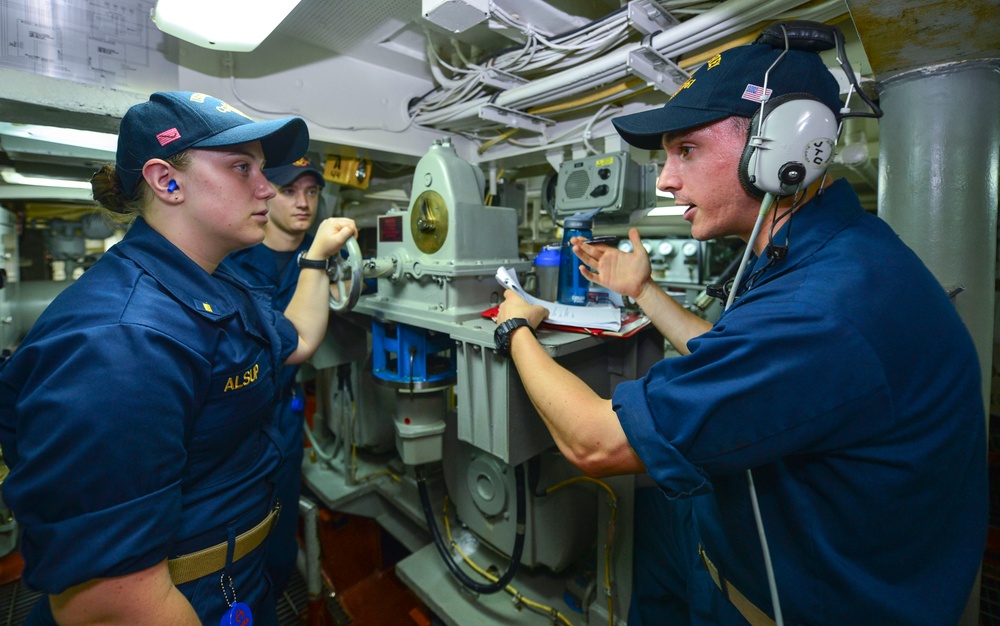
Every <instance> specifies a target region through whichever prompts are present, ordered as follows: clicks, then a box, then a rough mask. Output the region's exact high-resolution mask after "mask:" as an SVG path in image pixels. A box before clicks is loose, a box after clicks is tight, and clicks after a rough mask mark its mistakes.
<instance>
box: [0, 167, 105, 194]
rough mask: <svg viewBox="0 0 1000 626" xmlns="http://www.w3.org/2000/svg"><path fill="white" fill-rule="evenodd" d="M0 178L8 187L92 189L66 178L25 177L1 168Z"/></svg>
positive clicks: (6, 168)
mask: <svg viewBox="0 0 1000 626" xmlns="http://www.w3.org/2000/svg"><path fill="white" fill-rule="evenodd" d="M0 178H2V179H3V182H5V183H7V184H8V185H32V186H34V187H64V188H67V189H91V186H90V183H89V182H85V181H82V180H68V179H65V178H46V177H43V176H24V175H22V174H18V173H17V172H15V171H14V170H13V169H11V168H9V167H0Z"/></svg>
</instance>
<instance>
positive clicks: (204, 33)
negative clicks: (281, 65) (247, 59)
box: [151, 0, 299, 52]
mask: <svg viewBox="0 0 1000 626" xmlns="http://www.w3.org/2000/svg"><path fill="white" fill-rule="evenodd" d="M298 3H299V0H268V1H267V2H253V3H248V2H246V0H207V1H206V0H157V2H156V6H155V7H154V8H153V11H152V13H151V17H152V18H153V22H154V23H155V24H156V27H157V28H159V29H160V30H161V31H163V32H165V33H167V34H169V35H173V36H174V37H177V38H178V39H183V40H184V41H188V42H191V43H193V44H195V45H198V46H202V47H203V48H209V49H211V50H226V51H229V52H250V51H251V50H253V49H255V48H256V47H257V46H259V45H260V42H262V41H264V40H265V39H267V36H268V35H270V34H271V31H273V30H274V29H275V28H277V26H278V24H280V23H281V21H282V20H284V19H285V17H286V16H287V15H288V14H289V13H290V12H291V11H292V9H294V8H295V5H297V4H298Z"/></svg>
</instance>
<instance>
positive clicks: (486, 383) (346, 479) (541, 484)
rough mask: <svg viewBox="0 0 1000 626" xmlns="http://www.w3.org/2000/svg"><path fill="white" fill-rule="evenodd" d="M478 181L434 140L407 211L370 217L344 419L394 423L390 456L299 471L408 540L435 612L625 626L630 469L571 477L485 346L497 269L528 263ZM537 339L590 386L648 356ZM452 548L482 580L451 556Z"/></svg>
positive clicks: (623, 374) (608, 387)
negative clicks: (359, 330)
mask: <svg viewBox="0 0 1000 626" xmlns="http://www.w3.org/2000/svg"><path fill="white" fill-rule="evenodd" d="M484 188H485V185H484V177H483V174H482V172H481V171H480V170H479V169H478V168H476V167H474V166H472V165H470V164H469V163H467V162H465V161H463V160H462V159H461V158H459V157H458V156H457V154H456V153H455V150H454V148H453V147H452V145H451V143H450V141H449V140H447V139H444V140H440V141H437V142H435V143H434V145H433V146H432V147H431V148H430V150H429V151H428V152H427V154H426V155H425V156H424V157H423V158H422V159H421V160H420V162H419V163H418V164H417V168H416V172H415V175H414V179H413V190H412V193H411V195H410V204H409V207H408V208H407V209H405V210H399V209H393V210H390V211H389V212H388V213H386V214H385V215H383V216H380V217H379V219H378V244H377V254H376V257H375V258H372V259H366V260H365V261H364V263H363V266H364V274H365V275H366V276H377V291H376V292H375V293H372V294H368V295H362V296H361V298H360V300H359V302H358V304H357V306H356V308H355V309H354V312H353V313H352V314H351V315H355V316H358V315H359V314H360V315H363V316H367V317H368V318H370V320H371V329H372V334H371V358H370V360H369V361H370V364H371V367H370V371H359V372H357V376H356V377H357V380H358V384H359V387H360V391H359V394H358V400H357V412H356V414H355V415H353V416H352V418H351V419H350V420H348V421H349V422H350V423H351V424H352V425H356V424H362V423H366V422H372V421H380V422H381V423H382V424H383V426H382V428H384V425H385V422H386V421H388V420H392V423H393V426H392V437H393V440H394V443H395V454H394V455H389V458H388V459H386V458H385V455H383V457H381V460H375V461H372V460H371V459H370V458H369V459H368V460H365V459H361V460H359V456H358V455H357V454H356V453H355V452H352V453H351V454H350V455H347V454H343V455H341V456H334V455H326V457H327V458H326V459H325V460H326V462H325V463H315V464H310V463H307V464H306V467H305V469H304V476H305V479H306V481H307V482H308V483H309V484H310V486H311V487H312V488H313V490H314V491H315V493H316V494H318V495H319V496H320V498H321V499H323V500H324V501H325V504H326V505H327V506H329V507H330V508H332V509H335V510H343V511H346V512H351V513H356V514H363V515H367V516H370V517H374V518H375V519H377V520H378V521H379V522H380V524H382V526H383V527H385V528H386V529H387V530H388V531H390V532H391V533H393V534H394V535H395V536H396V537H397V538H398V539H400V540H401V541H402V542H403V543H404V545H406V546H407V547H408V548H409V549H410V550H411V552H412V554H411V555H410V556H408V557H407V558H405V559H403V560H402V561H400V562H399V563H398V564H397V566H396V571H397V573H398V574H399V576H400V578H401V579H402V580H403V581H404V582H405V583H407V584H408V585H409V586H410V587H411V588H413V589H414V591H416V593H417V594H418V595H419V596H420V597H421V599H422V600H424V601H425V602H426V603H427V605H428V606H429V607H430V608H431V609H432V610H433V611H434V612H435V613H436V614H437V615H438V616H439V617H441V619H443V620H445V621H446V622H447V623H450V624H454V625H456V626H457V625H460V624H461V625H465V624H495V623H505V624H514V623H517V624H548V623H554V622H555V621H556V620H561V623H565V624H572V625H583V624H611V623H619V624H624V623H625V618H626V615H627V610H628V599H629V596H630V593H631V553H632V546H631V533H630V532H628V531H627V530H624V531H623V529H629V528H631V523H632V517H631V515H632V511H631V508H632V500H631V492H632V479H631V478H616V479H613V480H609V481H605V482H602V483H598V484H594V483H595V482H596V481H590V480H589V479H586V478H585V477H582V475H581V474H580V472H579V471H578V470H576V469H575V468H573V467H572V466H571V465H570V464H569V463H568V462H567V461H566V460H565V459H564V458H563V457H562V455H561V454H559V453H558V451H556V450H555V447H554V443H553V441H552V438H551V436H550V435H549V434H548V431H547V430H546V429H545V427H544V425H543V423H542V421H541V418H540V417H539V416H538V414H537V413H536V412H535V410H534V408H533V406H532V404H531V402H530V400H529V399H528V397H527V395H526V393H525V391H524V388H523V387H522V385H521V382H520V378H519V377H518V373H517V372H516V371H515V368H514V366H513V364H512V363H511V362H510V361H509V360H507V359H504V358H501V357H498V356H497V355H496V354H495V352H494V350H493V330H494V328H495V324H494V322H493V321H492V320H490V319H485V318H484V317H483V316H482V312H483V311H484V310H486V309H488V308H489V307H491V306H493V305H495V304H496V303H497V302H498V301H499V299H500V298H501V297H502V288H501V286H500V285H499V283H498V282H497V281H496V279H495V274H496V270H497V268H498V267H500V266H504V267H507V268H513V269H515V270H517V271H518V272H527V271H528V270H529V269H530V267H531V266H530V263H529V262H528V261H523V260H520V259H519V258H518V242H517V217H516V213H515V210H514V209H510V208H504V207H495V206H486V205H484V204H483V200H482V199H483V197H484ZM539 339H540V341H541V342H542V344H543V346H545V348H546V350H547V351H548V352H549V353H550V354H551V355H552V356H553V357H554V358H556V360H558V361H559V362H560V363H561V364H562V365H564V366H565V367H567V368H568V369H570V370H571V371H573V372H574V373H576V374H577V375H578V376H580V377H581V378H582V379H583V380H585V381H586V382H587V383H588V384H589V385H591V387H593V388H594V389H595V390H596V391H597V392H598V393H600V394H602V395H603V396H605V397H609V396H610V394H611V392H612V391H613V389H614V386H615V385H616V384H617V382H619V381H621V380H625V379H630V378H634V377H636V376H638V375H641V373H642V372H644V371H645V370H646V368H648V367H649V365H651V364H652V363H653V362H655V361H656V360H658V359H659V358H660V357H661V356H662V339H661V338H659V336H658V335H656V334H655V333H648V332H646V333H639V334H638V335H636V336H633V337H631V338H628V339H600V338H597V337H593V336H589V335H584V334H577V333H567V332H556V331H549V330H542V331H540V332H539ZM366 370H367V367H366ZM331 404H336V402H332V403H331ZM340 404H341V405H342V406H343V403H340ZM368 430H369V431H370V432H371V431H374V430H377V429H371V428H369V429H368ZM356 433H357V430H356V428H354V427H353V426H352V428H351V429H348V430H347V431H344V430H343V429H341V431H340V434H339V437H341V438H342V437H343V436H348V437H353V436H355V434H356ZM322 436H323V435H322V433H319V432H317V433H315V434H314V435H313V437H314V441H315V442H318V443H319V444H320V446H322ZM352 447H353V446H352ZM345 464H346V465H347V466H349V467H345ZM359 473H362V474H366V475H367V476H368V478H367V479H365V478H358V474H359ZM445 507H447V512H444V509H445ZM456 521H460V523H456ZM442 528H443V531H442ZM616 531H617V532H616ZM428 533H430V537H431V541H430V542H429V541H428ZM444 535H447V537H445V536H444ZM452 541H454V542H455V544H456V545H458V546H461V550H462V552H464V553H465V554H466V555H467V556H468V558H469V559H470V560H471V561H473V562H475V563H477V564H478V566H479V567H481V568H484V569H486V570H489V571H491V572H493V573H494V575H493V577H492V579H487V578H485V577H482V576H480V575H479V574H477V573H475V572H474V571H473V569H471V568H470V567H469V566H468V565H467V564H466V563H461V557H460V556H459V555H458V554H456V552H455V551H453V550H451V542H452ZM456 570H457V571H456ZM462 579H464V580H465V582H461V580H462ZM497 579H499V581H498V580H497ZM508 584H509V586H508ZM510 589H516V590H517V595H516V596H515V598H514V600H513V601H512V600H511V598H510V597H509V596H508V595H507V593H510ZM503 591H506V592H507V593H503ZM567 599H568V600H567Z"/></svg>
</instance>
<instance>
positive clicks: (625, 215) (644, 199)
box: [553, 152, 656, 223]
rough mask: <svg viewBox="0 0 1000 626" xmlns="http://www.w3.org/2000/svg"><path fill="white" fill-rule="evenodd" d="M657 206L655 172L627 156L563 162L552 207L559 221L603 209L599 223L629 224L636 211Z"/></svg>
mask: <svg viewBox="0 0 1000 626" xmlns="http://www.w3.org/2000/svg"><path fill="white" fill-rule="evenodd" d="M655 206H656V169H655V166H654V165H653V164H648V165H640V164H638V163H636V162H635V161H633V160H632V159H631V158H629V155H628V153H627V152H610V153H607V154H598V155H595V156H590V157H586V158H583V159H577V160H574V161H564V162H563V163H562V165H560V166H559V175H558V177H557V179H556V195H555V202H554V203H553V207H554V208H555V212H556V215H557V216H558V217H565V216H568V215H572V214H574V213H578V212H581V211H592V210H594V209H600V210H601V212H600V213H599V214H598V216H597V217H596V218H595V219H596V220H597V221H599V222H604V223H608V222H617V223H624V222H628V221H629V218H630V217H631V214H632V212H633V211H641V210H645V209H652V208H653V207H655Z"/></svg>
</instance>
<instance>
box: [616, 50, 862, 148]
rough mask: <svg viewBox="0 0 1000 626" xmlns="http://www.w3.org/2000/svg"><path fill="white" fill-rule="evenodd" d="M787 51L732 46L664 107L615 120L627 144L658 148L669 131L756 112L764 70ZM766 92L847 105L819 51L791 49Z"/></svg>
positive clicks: (836, 109) (771, 76)
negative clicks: (792, 94) (801, 96)
mask: <svg viewBox="0 0 1000 626" xmlns="http://www.w3.org/2000/svg"><path fill="white" fill-rule="evenodd" d="M782 52H784V49H783V48H782V49H778V48H774V47H772V46H770V45H767V44H751V45H747V46H738V47H735V48H730V49H729V50H726V51H724V52H722V53H721V54H717V55H715V56H714V57H712V58H711V59H709V60H708V62H707V63H705V64H704V65H702V66H701V67H700V68H698V71H696V72H695V73H694V74H693V75H692V76H691V78H689V79H688V80H687V82H685V83H684V84H683V85H681V86H680V88H679V89H678V90H677V91H676V92H675V93H674V95H673V96H672V97H671V98H670V100H669V101H668V102H667V103H666V104H665V105H663V106H662V107H660V108H658V109H650V110H648V111H642V112H639V113H633V114H631V115H623V116H621V117H616V118H614V119H613V120H611V121H612V123H613V124H614V126H615V129H617V130H618V134H620V135H621V136H622V138H623V139H624V140H625V141H627V142H628V143H630V144H632V145H633V146H635V147H637V148H643V149H647V150H657V149H659V148H660V147H661V145H662V144H661V141H662V137H663V134H664V133H674V132H677V131H682V130H688V129H690V128H696V127H698V126H704V125H705V124H710V123H712V122H717V121H719V120H721V119H723V118H726V117H729V116H732V115H738V116H741V117H748V118H749V117H753V116H754V114H755V113H757V112H758V111H760V101H761V97H762V96H763V93H764V91H763V90H764V74H765V73H766V72H767V70H768V68H769V67H771V65H772V64H773V63H774V62H775V60H777V59H778V57H779V56H781V54H782ZM767 93H768V96H769V98H775V97H777V96H782V95H785V94H791V93H803V94H809V95H811V96H813V97H814V98H816V99H818V100H819V101H820V102H822V103H823V104H825V105H826V106H828V107H829V108H830V109H831V110H832V111H833V112H834V113H835V114H839V112H840V109H841V107H842V106H843V105H842V103H841V101H840V85H839V84H838V83H837V79H836V78H834V77H833V74H831V73H830V70H829V69H827V67H826V65H825V64H824V63H823V59H822V58H820V56H819V55H818V54H816V53H815V52H806V51H803V50H789V51H788V52H787V53H786V54H785V56H784V57H783V58H782V59H781V61H780V62H779V63H778V64H777V65H775V66H774V69H772V70H771V73H770V74H768V75H767Z"/></svg>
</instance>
